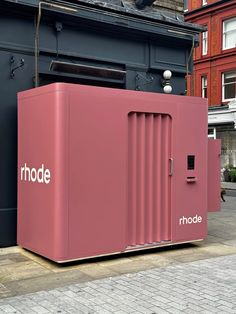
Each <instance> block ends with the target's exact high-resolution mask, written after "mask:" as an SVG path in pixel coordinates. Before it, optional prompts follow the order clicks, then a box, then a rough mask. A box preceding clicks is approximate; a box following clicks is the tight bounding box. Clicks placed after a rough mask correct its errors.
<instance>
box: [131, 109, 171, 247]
mask: <svg viewBox="0 0 236 314" xmlns="http://www.w3.org/2000/svg"><path fill="white" fill-rule="evenodd" d="M170 143H171V118H170V116H169V115H166V114H152V113H136V112H132V113H130V114H129V115H128V224H127V234H128V246H135V245H142V244H148V243H156V242H161V241H170V240H171V230H170V225H171V216H170V177H169V158H170Z"/></svg>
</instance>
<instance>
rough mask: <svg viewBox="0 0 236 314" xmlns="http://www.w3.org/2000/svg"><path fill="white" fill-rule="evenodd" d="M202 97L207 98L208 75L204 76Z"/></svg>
mask: <svg viewBox="0 0 236 314" xmlns="http://www.w3.org/2000/svg"><path fill="white" fill-rule="evenodd" d="M202 98H207V77H206V76H202Z"/></svg>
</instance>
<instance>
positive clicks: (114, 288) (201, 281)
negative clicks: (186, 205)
mask: <svg viewBox="0 0 236 314" xmlns="http://www.w3.org/2000/svg"><path fill="white" fill-rule="evenodd" d="M60 275H61V274H60ZM164 291H166V292H164ZM6 313H31V314H35V313H38V314H46V313H62V314H67V313H71V314H73V313H75V314H78V313H79V314H93V313H98V314H99V313H101V314H113V313H115V314H118V313H119V314H128V313H141V314H161V313H166V314H168V313H173V314H176V313H184V314H185V313H186V314H187V313H191V314H192V313H205V314H208V313H209V314H211V313H212V314H213V313H234V314H235V313H236V254H234V255H230V256H229V255H226V256H220V257H216V258H210V259H205V260H198V261H195V262H191V263H182V264H177V265H172V266H167V267H156V268H153V269H147V270H144V271H139V272H135V273H129V274H123V275H119V276H114V277H108V278H103V279H98V280H94V281H92V282H91V281H90V282H84V283H77V284H73V285H67V286H64V287H61V288H56V289H52V290H43V291H40V292H36V293H29V294H26V295H21V296H17V297H11V298H5V299H1V300H0V314H6Z"/></svg>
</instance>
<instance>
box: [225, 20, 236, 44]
mask: <svg viewBox="0 0 236 314" xmlns="http://www.w3.org/2000/svg"><path fill="white" fill-rule="evenodd" d="M235 47H236V18H233V19H229V20H226V21H224V22H223V49H230V48H235Z"/></svg>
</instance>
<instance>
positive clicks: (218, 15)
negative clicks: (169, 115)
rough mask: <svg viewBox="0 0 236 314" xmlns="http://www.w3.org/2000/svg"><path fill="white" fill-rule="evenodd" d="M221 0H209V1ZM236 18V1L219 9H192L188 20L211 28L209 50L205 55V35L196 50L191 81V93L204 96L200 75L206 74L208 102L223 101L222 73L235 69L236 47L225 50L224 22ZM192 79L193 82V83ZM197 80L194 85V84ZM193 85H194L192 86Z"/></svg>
mask: <svg viewBox="0 0 236 314" xmlns="http://www.w3.org/2000/svg"><path fill="white" fill-rule="evenodd" d="M190 2H191V3H190V4H191V5H193V6H197V5H198V6H201V3H202V2H201V1H199V0H191V1H190ZM210 2H211V3H212V2H218V1H214V0H208V4H209V3H210ZM232 17H236V0H232V1H230V2H227V3H223V4H221V7H219V6H217V9H215V8H214V9H209V8H207V6H206V7H205V9H204V10H201V11H198V12H196V13H195V12H192V13H190V15H189V18H188V16H187V18H186V21H188V22H192V23H196V24H200V25H203V26H207V28H208V53H207V55H205V56H203V55H202V35H200V45H199V47H198V48H196V49H195V53H194V74H193V75H192V77H191V79H190V80H189V83H188V89H189V90H188V94H189V95H193V96H201V77H202V76H203V75H207V81H208V99H209V105H220V104H221V103H222V73H223V72H226V71H230V70H236V48H233V49H227V50H223V49H222V25H223V21H224V20H225V19H229V18H232ZM190 82H191V83H190ZM192 82H194V84H193V83H192ZM193 85H194V86H193Z"/></svg>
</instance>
